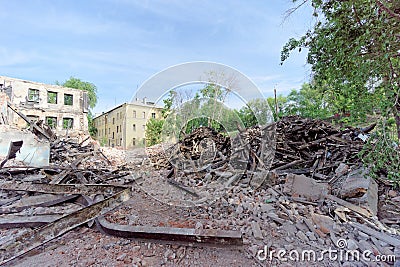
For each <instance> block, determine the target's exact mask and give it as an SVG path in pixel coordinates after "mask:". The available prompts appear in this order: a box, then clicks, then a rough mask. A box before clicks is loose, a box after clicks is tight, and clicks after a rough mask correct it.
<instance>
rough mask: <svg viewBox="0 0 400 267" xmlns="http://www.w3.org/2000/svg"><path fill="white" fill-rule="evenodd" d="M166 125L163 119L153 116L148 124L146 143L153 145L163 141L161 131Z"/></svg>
mask: <svg viewBox="0 0 400 267" xmlns="http://www.w3.org/2000/svg"><path fill="white" fill-rule="evenodd" d="M163 125H164V120H163V119H153V118H151V119H150V120H149V121H148V122H147V124H146V144H147V145H148V146H152V145H155V144H159V143H161V141H162V140H161V131H162V128H163Z"/></svg>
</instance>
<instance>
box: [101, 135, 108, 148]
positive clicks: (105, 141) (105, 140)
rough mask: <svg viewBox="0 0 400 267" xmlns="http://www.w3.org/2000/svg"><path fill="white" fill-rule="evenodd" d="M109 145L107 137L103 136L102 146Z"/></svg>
mask: <svg viewBox="0 0 400 267" xmlns="http://www.w3.org/2000/svg"><path fill="white" fill-rule="evenodd" d="M106 145H107V137H106V136H103V138H101V140H100V146H106Z"/></svg>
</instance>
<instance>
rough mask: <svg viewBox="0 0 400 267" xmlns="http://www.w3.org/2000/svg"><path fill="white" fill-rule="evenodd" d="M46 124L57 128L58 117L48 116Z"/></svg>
mask: <svg viewBox="0 0 400 267" xmlns="http://www.w3.org/2000/svg"><path fill="white" fill-rule="evenodd" d="M46 124H47V125H48V126H49V127H50V128H52V129H55V128H57V118H56V117H46Z"/></svg>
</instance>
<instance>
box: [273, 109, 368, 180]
mask: <svg viewBox="0 0 400 267" xmlns="http://www.w3.org/2000/svg"><path fill="white" fill-rule="evenodd" d="M365 131H366V130H364V132H365ZM362 132H363V131H362V130H358V129H355V128H350V127H348V128H346V129H344V130H339V129H336V128H335V127H333V126H332V125H331V124H329V123H327V122H324V121H321V120H313V119H306V118H300V117H297V116H291V117H285V118H283V119H282V120H280V121H279V122H278V123H277V124H276V151H275V159H274V162H273V164H272V167H271V170H279V173H285V172H286V173H297V174H310V175H312V176H313V177H315V178H317V179H322V180H326V179H328V177H330V176H332V175H333V174H334V171H335V170H336V168H337V167H338V166H339V165H340V163H346V164H347V165H353V164H357V163H360V159H359V158H358V156H357V154H358V153H359V152H360V151H361V149H362V148H363V146H364V142H363V140H361V139H360V138H359V137H358V135H359V134H360V133H362Z"/></svg>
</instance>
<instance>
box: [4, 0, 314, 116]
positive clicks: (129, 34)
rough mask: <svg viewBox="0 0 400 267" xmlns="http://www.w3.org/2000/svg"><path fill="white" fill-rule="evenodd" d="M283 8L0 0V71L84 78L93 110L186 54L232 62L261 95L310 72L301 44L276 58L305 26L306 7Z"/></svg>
mask: <svg viewBox="0 0 400 267" xmlns="http://www.w3.org/2000/svg"><path fill="white" fill-rule="evenodd" d="M291 7H293V5H292V1H291V0H264V1H244V0H242V1H239V0H238V1H235V0H231V1H229V0H226V1H225V0H212V1H211V0H210V1H209V0H204V1H186V0H154V1H153V0H152V1H146V0H142V1H136V0H96V1H94V0H85V1H72V0H69V1H62V0H53V1H50V0H47V1H44V0H43V1H40V0H30V1H28V0H26V1H22V0H16V1H9V0H0V25H1V31H0V32H1V38H0V40H1V41H0V75H5V76H10V77H15V78H21V79H27V80H33V81H37V82H43V83H54V82H55V81H56V80H57V81H61V82H62V81H64V80H66V79H68V78H69V77H70V76H74V77H77V78H80V79H82V80H85V81H90V82H92V83H94V84H96V86H97V87H98V98H99V100H98V104H97V106H96V108H95V109H94V111H95V112H101V111H104V110H107V109H110V108H112V107H113V106H114V105H115V104H120V103H123V102H127V101H130V100H131V98H132V96H133V95H134V93H135V90H136V88H137V87H138V86H140V85H141V84H142V83H143V82H144V81H145V80H146V79H147V78H149V77H150V76H152V75H153V74H155V73H157V72H159V71H161V70H163V69H165V68H167V67H169V66H171V65H175V64H179V63H183V62H190V61H211V62H218V63H222V64H226V65H229V66H232V67H234V68H236V69H238V70H239V71H241V72H243V73H244V74H246V75H247V76H248V77H250V78H251V79H252V80H253V81H254V82H255V83H256V84H257V85H258V86H259V88H260V89H261V90H262V93H263V94H264V95H265V96H270V95H271V94H272V92H273V88H274V86H276V88H277V90H278V93H282V94H286V93H287V92H289V91H290V89H293V88H296V89H297V88H300V86H301V84H302V83H304V82H307V81H308V80H309V78H310V68H309V66H307V65H305V56H306V53H304V52H302V53H297V52H296V53H294V54H293V56H292V57H291V58H290V59H289V60H288V61H287V62H285V64H284V65H283V66H281V65H280V64H279V63H280V51H281V48H282V46H283V45H284V44H285V43H286V41H287V40H288V39H289V38H290V37H298V36H301V35H302V34H303V33H304V32H305V31H306V29H308V28H310V27H311V26H312V18H311V8H309V7H303V8H301V9H300V10H299V11H297V12H296V13H294V14H293V15H292V16H291V17H289V18H288V19H286V20H285V21H284V14H285V11H286V10H288V9H289V8H291ZM140 97H144V95H143V96H140Z"/></svg>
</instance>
